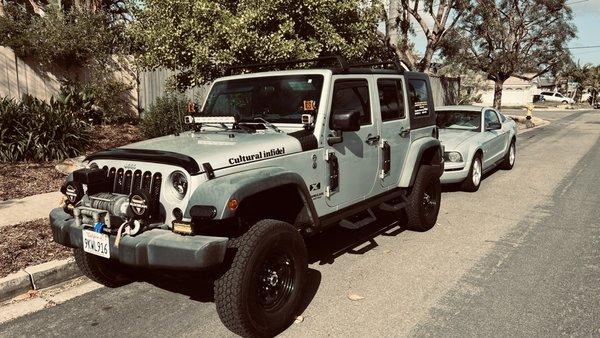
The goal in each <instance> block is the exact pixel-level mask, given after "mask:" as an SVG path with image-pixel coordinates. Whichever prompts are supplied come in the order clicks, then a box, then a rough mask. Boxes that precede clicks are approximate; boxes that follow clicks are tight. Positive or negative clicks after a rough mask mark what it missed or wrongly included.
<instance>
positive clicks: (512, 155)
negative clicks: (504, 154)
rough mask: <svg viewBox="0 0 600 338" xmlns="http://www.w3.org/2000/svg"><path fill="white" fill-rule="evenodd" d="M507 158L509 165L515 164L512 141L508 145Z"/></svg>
mask: <svg viewBox="0 0 600 338" xmlns="http://www.w3.org/2000/svg"><path fill="white" fill-rule="evenodd" d="M508 156H509V157H508V160H509V161H510V165H513V164H515V157H516V156H515V145H514V143H513V144H511V145H510V154H509V155H508Z"/></svg>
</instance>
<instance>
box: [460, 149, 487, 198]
mask: <svg viewBox="0 0 600 338" xmlns="http://www.w3.org/2000/svg"><path fill="white" fill-rule="evenodd" d="M482 177H483V166H482V165H481V155H475V157H474V158H473V161H472V162H471V169H469V175H467V178H465V180H464V181H463V183H462V189H463V190H465V191H470V192H475V191H477V190H479V185H481V178H482Z"/></svg>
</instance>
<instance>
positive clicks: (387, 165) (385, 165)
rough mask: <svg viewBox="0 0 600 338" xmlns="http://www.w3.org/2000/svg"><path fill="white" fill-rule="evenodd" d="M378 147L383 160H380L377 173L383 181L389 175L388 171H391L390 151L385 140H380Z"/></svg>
mask: <svg viewBox="0 0 600 338" xmlns="http://www.w3.org/2000/svg"><path fill="white" fill-rule="evenodd" d="M380 147H381V150H382V151H383V159H382V164H381V171H380V173H379V177H380V178H381V179H384V178H385V177H386V176H387V175H388V174H389V172H390V170H391V169H392V149H391V147H390V144H389V143H388V142H387V141H385V140H382V142H381V146H380Z"/></svg>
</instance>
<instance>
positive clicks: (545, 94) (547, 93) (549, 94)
mask: <svg viewBox="0 0 600 338" xmlns="http://www.w3.org/2000/svg"><path fill="white" fill-rule="evenodd" d="M540 95H544V96H552V93H550V92H541V93H540Z"/></svg>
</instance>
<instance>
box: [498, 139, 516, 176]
mask: <svg viewBox="0 0 600 338" xmlns="http://www.w3.org/2000/svg"><path fill="white" fill-rule="evenodd" d="M516 159H517V146H516V144H515V140H512V141H511V142H510V146H509V147H508V150H507V151H506V154H505V155H504V159H503V160H502V164H500V167H501V168H502V169H504V170H510V169H512V168H513V167H514V165H515V160H516Z"/></svg>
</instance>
